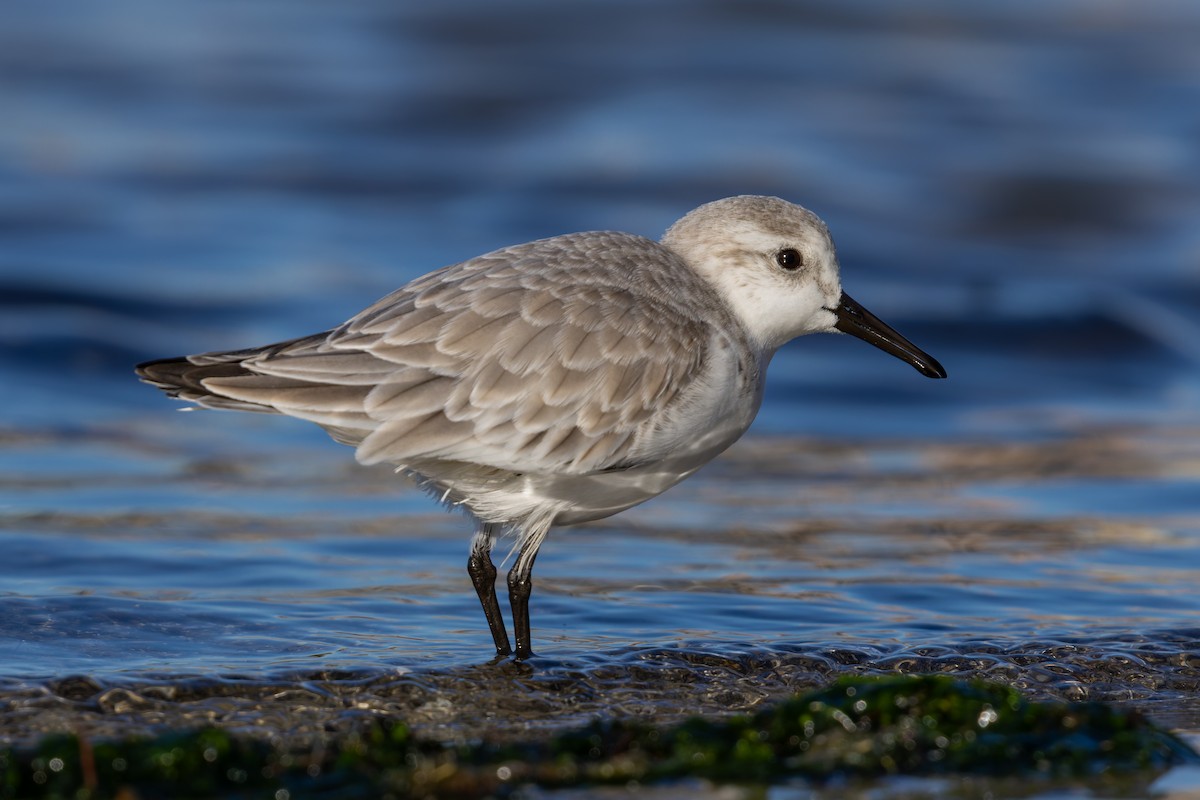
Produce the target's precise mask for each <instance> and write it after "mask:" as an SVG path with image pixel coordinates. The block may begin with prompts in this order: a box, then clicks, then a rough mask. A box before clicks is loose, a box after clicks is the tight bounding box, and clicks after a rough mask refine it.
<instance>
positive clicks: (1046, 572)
mask: <svg viewBox="0 0 1200 800" xmlns="http://www.w3.org/2000/svg"><path fill="white" fill-rule="evenodd" d="M69 5H70V4H69ZM168 8H169V9H170V10H167V9H168ZM73 11H74V12H75V13H67V12H66V11H64V10H63V9H62V8H61V5H60V4H55V7H53V8H52V7H50V6H45V5H36V4H26V5H23V6H21V7H20V8H19V9H18V10H13V11H12V12H11V13H10V14H8V15H7V19H6V23H5V25H4V26H2V27H0V90H2V91H3V94H4V96H5V101H4V105H5V113H4V116H5V124H4V125H3V126H0V386H2V387H3V389H2V391H3V395H2V396H3V402H2V405H0V547H2V548H3V553H4V559H3V564H2V565H0V742H8V741H26V740H29V739H30V738H33V737H36V736H37V735H39V734H40V733H41V732H44V731H47V730H55V729H71V730H79V731H83V732H90V733H95V734H102V735H110V734H111V735H122V734H125V733H129V732H136V731H144V730H152V729H157V728H162V727H171V726H179V725H186V724H193V723H204V724H209V723H215V724H221V725H228V726H233V727H237V728H244V729H246V730H255V731H258V732H263V733H265V734H266V735H271V736H274V737H279V738H283V739H287V740H295V741H298V742H299V741H309V740H310V739H311V738H312V737H320V736H325V735H331V734H332V733H333V732H336V731H337V730H341V729H344V728H345V727H346V726H350V725H353V724H356V721H357V720H360V719H361V718H362V717H364V716H373V715H379V714H397V715H400V716H403V717H404V718H406V719H410V720H412V721H413V722H414V723H416V724H418V725H419V726H421V727H422V728H423V729H424V730H426V731H428V732H431V733H434V734H435V735H437V736H440V737H444V738H446V739H448V740H454V739H463V738H474V737H494V738H505V737H510V736H520V735H525V734H527V733H528V732H529V731H531V730H532V731H535V732H538V731H540V732H548V731H553V730H557V729H561V728H562V727H564V726H567V725H571V724H574V723H576V722H578V721H581V720H583V719H586V718H588V717H591V716H593V715H596V714H619V715H635V716H647V717H651V718H654V719H660V720H664V721H666V720H671V719H675V718H678V717H679V716H681V715H684V714H687V713H691V712H694V711H704V712H706V713H714V714H720V713H730V712H733V711H737V710H742V709H746V708H750V707H753V706H755V705H757V704H759V703H762V702H765V701H768V700H770V699H771V698H775V697H779V696H781V695H783V694H786V693H788V692H790V691H792V690H794V689H797V688H804V687H808V686H811V685H814V684H819V683H823V682H825V681H827V680H829V678H830V677H832V676H834V675H837V674H840V673H843V672H847V671H853V672H891V671H906V672H915V671H947V672H952V673H955V674H962V675H977V676H983V677H990V678H994V679H997V680H1001V681H1004V682H1008V683H1014V684H1017V685H1020V686H1022V687H1024V688H1026V689H1028V690H1029V691H1030V692H1031V693H1033V694H1035V695H1038V696H1055V697H1070V698H1076V697H1091V698H1100V699H1104V700H1110V701H1114V702H1122V703H1128V704H1132V705H1134V706H1137V707H1139V708H1143V709H1145V710H1147V711H1149V712H1150V713H1152V714H1153V715H1155V717H1156V718H1157V719H1160V720H1162V721H1164V722H1166V723H1167V724H1169V725H1172V726H1175V727H1177V728H1180V729H1183V730H1184V731H1185V732H1191V734H1192V735H1195V734H1196V732H1197V731H1200V703H1198V702H1197V700H1196V698H1197V696H1198V693H1197V688H1198V687H1197V681H1198V680H1200V599H1198V598H1200V595H1198V593H1197V592H1196V591H1195V582H1196V575H1197V569H1198V568H1200V411H1198V409H1200V368H1198V366H1200V357H1198V356H1197V353H1198V352H1200V351H1198V350H1197V348H1196V344H1195V343H1196V342H1197V341H1200V322H1198V320H1200V280H1198V278H1200V267H1198V264H1200V261H1198V258H1200V256H1198V254H1200V247H1198V244H1200V241H1198V240H1197V238H1196V226H1195V220H1196V219H1197V217H1198V216H1200V191H1197V188H1196V187H1197V186H1200V151H1198V150H1197V149H1196V147H1195V139H1196V131H1197V130H1200V80H1198V79H1197V77H1196V76H1197V75H1200V57H1198V56H1197V54H1196V53H1197V50H1196V48H1195V47H1194V43H1195V41H1196V37H1197V35H1200V12H1198V11H1197V10H1196V9H1195V8H1193V7H1192V6H1191V5H1188V4H1184V3H1173V2H1169V1H1168V0H1156V1H1155V2H1149V3H1141V4H1137V5H1136V6H1129V7H1126V6H1123V5H1120V4H1096V5H1095V6H1076V5H1072V4H1069V3H1050V4H1042V5H1039V6H1037V7H1034V6H1029V5H1027V4H1024V5H1022V4H1018V5H1012V4H1006V3H976V4H971V5H963V4H955V3H941V2H936V0H926V1H925V2H921V3H916V4H911V3H910V4H899V5H897V4H885V3H878V2H872V1H871V0H862V1H861V2H854V3H827V4H821V3H817V4H804V5H802V6H797V5H793V4H783V3H773V2H761V3H754V4H741V5H736V6H734V5H727V4H719V3H700V4H694V5H690V6H688V8H687V9H686V12H685V9H684V7H683V6H682V5H680V4H675V3H663V4H656V5H655V6H653V7H652V8H645V7H643V6H642V5H640V4H632V3H627V4H616V5H614V4H608V3H606V4H604V5H600V4H587V3H585V4H575V5H572V6H571V8H570V10H568V9H567V8H566V7H559V6H549V5H546V4H543V3H539V2H530V3H523V4H506V5H504V6H502V7H501V6H488V5H484V4H478V3H475V4H469V3H468V4H459V5H458V6H457V7H441V6H439V7H436V8H434V7H432V6H431V7H428V8H426V7H415V6H414V7H411V8H410V7H393V5H392V4H382V3H381V4H362V5H356V6H353V7H348V6H342V5H333V6H331V5H326V4H321V3H315V2H312V3H310V2H289V3H286V4H284V3H258V4H253V5H245V4H240V3H233V2H216V3H187V2H183V3H175V4H171V5H170V6H169V7H167V6H160V5H158V4H149V3H145V2H140V1H139V0H122V2H118V3H116V4H107V5H106V7H105V8H104V10H103V11H101V10H99V8H97V7H94V6H91V5H88V4H83V3H79V4H74V5H73ZM742 192H756V193H773V194H780V195H783V196H786V197H788V198H790V199H793V200H796V201H799V202H802V203H805V204H808V205H811V206H812V207H814V209H816V210H817V211H819V212H820V213H822V214H823V215H824V216H825V217H826V218H827V219H828V221H829V222H830V224H831V227H832V228H833V230H834V232H835V234H836V235H837V236H838V240H839V245H840V253H841V259H842V263H843V269H844V278H845V284H846V286H847V288H848V290H849V291H850V292H851V293H852V294H854V295H855V297H856V298H858V299H859V300H861V301H863V302H864V303H865V304H867V305H868V307H870V308H872V309H873V310H874V311H875V312H877V313H878V314H880V316H882V317H884V318H885V319H888V320H889V321H890V322H893V323H894V324H895V325H896V326H897V327H898V328H900V329H901V330H902V331H904V332H905V333H906V334H908V335H910V337H911V338H912V339H914V340H915V341H917V342H918V343H920V344H921V345H922V346H924V347H925V348H927V349H928V350H929V351H930V352H931V353H933V354H935V355H936V356H937V357H938V358H939V359H940V360H942V361H943V363H945V364H946V365H947V367H948V369H949V371H950V374H951V379H950V380H949V381H945V382H932V381H925V380H923V379H921V378H919V377H918V376H916V375H915V374H914V373H912V372H911V371H910V370H906V369H905V368H904V367H903V365H900V364H898V363H897V362H894V361H891V360H888V359H886V358H885V357H883V356H881V355H880V354H879V353H877V352H875V351H872V350H870V349H869V348H865V347H862V346H861V344H860V343H856V342H853V341H850V340H849V339H848V338H847V337H841V338H835V337H823V338H813V339H810V340H805V341H802V342H798V343H796V344H794V345H792V346H790V347H789V348H786V349H785V350H784V351H783V352H782V353H780V354H779V356H778V357H777V359H776V361H775V363H774V364H773V365H772V381H771V386H770V389H769V393H768V398H767V402H766V404H765V406H764V409H763V413H762V415H761V417H760V420H759V423H758V425H757V426H756V428H755V431H754V436H753V438H752V439H750V440H748V441H747V442H744V443H742V444H740V445H739V446H737V447H735V448H734V449H733V450H732V451H731V452H730V453H729V454H728V455H727V457H725V458H724V459H722V460H720V461H719V462H717V463H715V464H714V465H712V467H710V468H709V469H707V470H705V471H704V472H703V473H702V474H701V475H699V476H697V478H696V479H694V480H693V481H690V482H688V483H686V484H684V485H682V486H680V487H678V488H677V489H676V490H673V491H672V492H671V493H669V494H668V495H667V496H665V497H664V498H661V499H660V500H658V501H655V502H653V503H651V504H648V505H646V506H644V507H642V508H639V509H636V510H633V511H631V512H629V513H627V514H624V515H622V516H619V517H617V518H614V519H611V520H608V521H605V522H604V523H602V524H598V525H594V526H590V527H586V528H580V529H578V530H572V531H558V532H556V533H554V534H553V535H552V537H551V539H550V540H549V542H548V544H547V547H546V549H545V551H544V555H543V557H542V558H540V559H539V564H538V572H537V586H536V590H535V596H534V627H535V635H536V645H537V647H538V649H539V651H540V652H541V654H542V657H541V658H539V659H538V660H537V661H536V662H534V663H532V664H530V665H527V666H514V665H500V666H488V665H486V664H484V663H483V662H484V660H485V658H486V655H487V652H488V643H487V635H486V632H485V630H484V628H483V624H482V618H481V615H480V613H479V612H478V610H477V608H476V604H475V601H474V598H473V596H472V594H471V592H470V590H469V586H468V583H467V580H466V577H465V574H464V562H465V555H466V542H467V526H466V523H465V521H464V520H462V519H460V518H458V517H456V516H452V515H443V514H438V513H436V511H435V510H434V509H433V508H432V507H431V504H430V503H428V502H427V501H426V500H425V499H424V498H422V497H421V496H419V495H418V494H416V493H415V492H412V491H411V490H409V489H405V488H403V487H402V486H401V485H399V484H398V482H397V480H396V479H395V478H394V476H392V475H391V474H389V473H388V472H387V471H386V470H382V471H380V470H365V469H361V468H358V467H357V466H355V465H354V464H353V463H352V459H351V454H350V453H349V451H346V450H344V449H342V448H339V447H337V446H335V445H333V444H331V443H328V442H326V441H325V440H324V439H323V436H322V435H321V434H320V433H319V432H318V431H315V430H312V429H310V428H308V427H306V426H304V425H302V424H300V423H295V422H291V421H286V420H272V419H262V418H247V417H239V416H236V415H221V414H210V413H196V414H190V415H181V414H176V413H174V411H173V410H172V409H171V408H170V405H169V404H168V403H167V402H166V401H164V400H163V399H162V398H161V397H160V396H158V395H157V394H156V393H155V392H153V391H151V390H150V389H148V388H146V387H141V386H138V385H137V384H136V383H135V382H134V380H133V377H132V374H131V372H130V367H131V365H132V364H133V363H134V362H136V361H138V360H142V359H145V358H151V357H156V356H166V355H174V354H178V353H182V352H194V351H198V350H205V349H216V348H222V347H235V346H244V345H251V344H257V343H263V342H266V341H270V340H275V339H282V338H286V337H289V336H294V335H298V334H302V333H308V332H311V331H312V330H316V329H319V328H324V327H328V326H331V325H333V324H336V323H338V322H340V321H341V320H342V319H344V318H346V317H347V316H348V315H350V314H351V313H353V312H354V311H356V310H358V308H360V307H362V306H363V305H365V304H366V303H368V302H370V301H371V300H373V299H375V298H376V297H378V296H380V295H382V294H384V293H385V292H387V291H389V290H390V289H392V288H394V287H395V286H396V285H399V284H400V283H402V282H403V281H405V280H407V279H408V278H411V277H414V276H415V275H417V274H419V273H421V272H423V271H426V270H428V269H430V268H432V267H435V266H439V265H441V264H444V263H448V262H451V261H454V260H458V259H461V258H464V257H467V256H470V255H474V254H476V253H478V252H481V251H483V250H486V249H489V248H492V247H496V246H500V245H504V244H509V243H512V242H514V241H520V240H524V239H529V238H534V237H538V236H546V235H551V234H555V233H560V232H564V231H568V230H578V229H584V228H616V229H625V230H632V231H636V232H640V233H645V234H650V235H656V234H657V233H658V232H660V231H661V230H662V229H663V228H664V227H665V226H666V225H667V224H668V223H669V222H670V221H672V220H673V219H674V218H675V217H677V216H678V215H679V214H681V213H682V212H684V211H686V210H687V209H688V208H690V207H692V206H694V205H696V204H698V203H700V202H704V201H707V200H710V199H713V198H715V197H718V196H724V195H728V194H735V193H742Z"/></svg>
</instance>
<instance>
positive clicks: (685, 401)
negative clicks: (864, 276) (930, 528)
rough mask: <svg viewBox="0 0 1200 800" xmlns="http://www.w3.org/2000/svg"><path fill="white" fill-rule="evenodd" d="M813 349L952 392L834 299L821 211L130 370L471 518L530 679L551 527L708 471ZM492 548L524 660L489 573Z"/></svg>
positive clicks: (911, 348)
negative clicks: (346, 459) (799, 346)
mask: <svg viewBox="0 0 1200 800" xmlns="http://www.w3.org/2000/svg"><path fill="white" fill-rule="evenodd" d="M809 333H848V334H850V335H852V336H857V337H858V338H860V339H863V340H864V341H866V342H868V343H870V344H872V345H874V346H876V347H878V348H880V349H881V350H884V351H885V352H887V353H890V354H892V355H894V356H896V357H898V358H900V359H902V360H904V361H906V362H908V363H909V364H911V365H912V366H913V367H915V368H916V369H917V371H919V372H920V373H921V374H922V375H925V376H927V377H930V378H944V377H946V372H945V370H944V369H943V368H942V366H941V364H939V363H938V362H937V361H936V360H935V359H933V358H932V357H931V356H929V355H928V354H926V353H925V352H923V351H922V350H920V349H919V348H918V347H917V346H916V345H914V344H912V343H911V342H910V341H908V340H907V339H905V338H904V337H903V336H901V335H900V334H899V333H897V332H896V331H895V330H893V329H892V328H891V327H889V326H888V325H886V324H885V323H883V322H882V321H881V320H879V319H878V318H877V317H875V316H874V315H873V314H871V313H870V312H868V311H867V310H866V309H865V308H863V307H862V306H861V305H859V304H858V303H857V302H855V301H854V300H853V299H851V298H850V296H849V295H847V294H845V293H844V292H843V291H842V288H841V282H840V278H839V267H838V261H837V257H836V254H835V251H834V245H833V240H832V238H831V237H830V235H829V230H828V229H827V228H826V226H825V224H824V223H823V222H822V221H821V220H820V219H819V218H818V217H817V216H816V215H815V214H813V213H812V212H811V211H808V210H807V209H805V208H802V207H800V206H797V205H793V204H792V203H789V202H786V201H784V200H781V199H779V198H774V197H757V196H740V197H730V198H726V199H724V200H717V201H715V202H712V203H708V204H706V205H703V206H700V207H699V208H697V209H695V210H694V211H692V212H690V213H689V214H687V215H686V216H684V217H683V218H682V219H680V220H679V221H678V222H676V223H675V224H674V225H672V226H671V227H670V229H668V230H667V232H666V234H664V236H663V237H662V239H661V240H660V241H658V242H655V241H653V240H651V239H647V238H644V237H642V236H636V235H633V234H628V233H616V232H610V231H594V232H587V233H572V234H567V235H563V236H555V237H552V238H549V239H541V240H538V241H534V242H527V243H525V244H518V245H514V246H512V247H506V248H503V249H500V250H496V251H494V252H491V253H487V254H485V255H481V256H478V257H476V258H472V259H470V260H468V261H463V262H461V263H458V264H454V265H451V266H448V267H443V268H442V269H439V270H435V271H434V272H431V273H429V274H427V275H425V276H423V277H420V278H417V279H416V280H414V281H412V282H411V283H409V284H407V285H406V286H404V287H402V288H400V289H397V290H396V291H394V292H392V293H391V294H389V295H387V296H386V297H384V298H383V299H381V300H379V301H378V302H376V303H375V304H374V305H372V306H370V307H368V308H366V309H365V310H363V311H362V312H360V313H358V314H356V315H355V316H354V317H352V318H351V319H350V320H349V321H347V322H345V323H343V324H341V325H339V326H338V327H336V328H333V329H331V330H326V331H322V332H321V333H316V334H312V335H310V336H303V337H300V338H298V339H291V340H288V341H285V342H279V343H276V344H270V345H266V346H264V347H253V348H250V349H247V350H233V351H226V352H212V353H203V354H200V355H191V356H183V357H180V358H169V359H162V360H158V361H149V362H146V363H144V364H140V365H139V366H138V367H137V373H138V375H140V376H141V378H142V380H144V381H146V382H147V383H150V384H152V385H154V386H157V387H158V388H160V389H163V390H165V391H166V392H167V394H168V395H170V396H171V397H175V398H178V399H180V400H186V401H190V402H191V403H193V404H195V405H196V406H200V407H203V408H218V409H236V410H240V411H262V412H269V413H277V414H285V415H288V416H292V417H299V418H300V419H305V420H309V421H311V422H315V423H316V424H318V425H320V426H321V427H322V428H324V429H325V430H326V431H328V432H329V434H330V435H331V436H332V437H333V438H334V439H336V440H337V441H339V442H342V443H343V444H348V445H351V446H353V447H355V448H356V450H355V455H356V457H357V459H358V461H360V462H361V463H363V464H378V463H386V464H390V465H393V466H394V467H395V468H396V470H397V471H399V472H403V473H405V474H407V475H409V476H411V477H412V478H413V479H414V480H415V481H416V483H417V485H418V486H420V487H421V488H422V489H425V490H426V491H428V492H429V493H430V494H432V495H433V496H434V497H436V498H437V499H438V500H440V501H441V502H442V503H444V504H445V505H447V506H451V507H456V508H461V509H463V510H465V511H466V512H467V513H468V514H469V515H470V516H471V518H472V519H473V521H474V523H475V535H474V538H473V539H472V541H471V546H470V554H469V557H468V560H467V572H468V574H469V575H470V577H471V581H472V583H473V584H474V587H475V592H476V594H477V595H478V596H479V601H480V603H481V605H482V606H483V612H484V616H485V617H486V618H487V622H488V627H489V628H490V629H491V634H492V639H493V641H494V644H495V646H496V655H497V657H498V658H500V657H505V656H508V655H514V656H515V658H516V659H518V660H523V659H526V658H529V657H530V656H531V655H533V651H532V647H531V641H530V625H529V598H530V593H531V591H532V586H533V584H532V578H531V575H532V570H533V563H534V560H535V559H536V558H537V554H538V548H539V547H540V546H541V544H542V541H543V540H544V539H545V537H546V534H547V532H548V531H549V530H550V528H551V526H553V525H572V524H575V523H579V522H586V521H589V520H596V519H600V518H603V517H607V516H609V515H611V514H616V513H617V512H619V511H623V510H624V509H627V508H629V507H631V506H635V505H637V504H638V503H641V502H644V501H646V500H649V499H650V498H652V497H655V496H657V495H658V494H661V493H662V492H664V491H666V490H667V489H668V488H670V487H671V486H674V485H675V484H676V483H679V482H680V481H681V480H683V479H684V478H686V477H688V476H689V475H691V474H692V473H693V472H695V471H696V470H697V469H699V468H700V467H701V466H702V465H704V464H705V463H707V462H708V461H710V460H711V459H712V458H713V457H715V456H716V455H717V454H719V453H721V452H722V451H723V450H725V449H726V448H727V447H729V446H730V445H731V444H733V442H735V441H736V440H737V439H738V438H739V437H740V436H741V435H742V434H743V433H745V432H746V429H747V428H749V427H750V423H751V422H752V421H753V420H754V417H755V415H756V414H757V413H758V409H759V406H760V404H761V402H762V396H763V386H764V382H765V379H766V372H767V365H768V363H769V362H770V361H771V357H772V355H773V354H774V353H775V351H776V350H777V349H778V348H779V347H781V346H782V345H784V344H785V343H787V342H789V341H790V340H792V339H795V338H796V337H798V336H803V335H804V334H809ZM504 534H510V535H512V536H513V537H514V544H513V550H512V552H513V553H515V555H516V559H515V562H514V564H513V566H512V569H511V570H510V571H509V573H508V593H509V600H510V603H511V606H512V616H513V628H514V633H515V644H516V647H515V651H514V649H513V648H512V647H510V644H509V639H508V632H507V630H506V629H505V626H504V619H503V616H502V614H501V610H500V604H499V601H498V600H497V597H496V589H495V581H496V566H495V564H494V563H493V561H492V557H491V553H492V547H493V545H494V543H495V541H496V539H497V538H498V537H500V536H502V535H504Z"/></svg>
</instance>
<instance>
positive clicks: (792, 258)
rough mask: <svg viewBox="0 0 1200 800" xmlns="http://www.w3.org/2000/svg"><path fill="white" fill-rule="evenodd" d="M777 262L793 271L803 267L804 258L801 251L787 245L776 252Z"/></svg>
mask: <svg viewBox="0 0 1200 800" xmlns="http://www.w3.org/2000/svg"><path fill="white" fill-rule="evenodd" d="M775 263H776V264H778V265H779V266H781V267H783V268H784V269H786V270H788V271H789V272H791V271H794V270H798V269H800V268H801V267H803V266H804V259H803V258H801V257H800V253H799V251H797V250H795V249H793V248H791V247H787V248H784V249H783V250H780V251H779V252H778V253H776V254H775Z"/></svg>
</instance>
